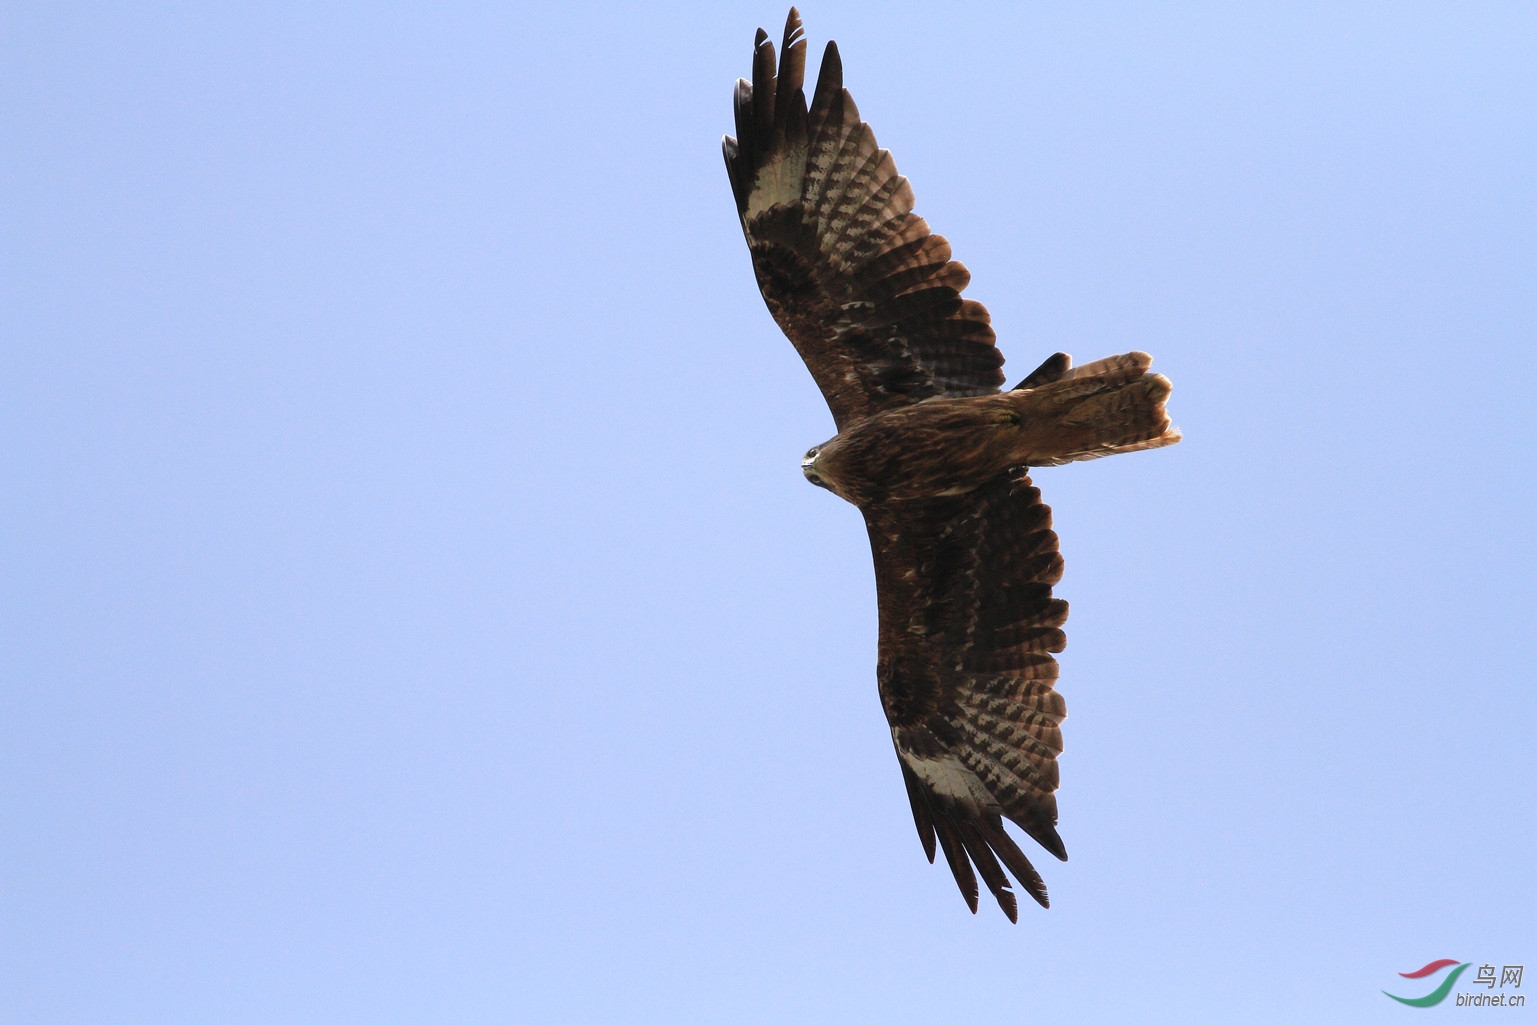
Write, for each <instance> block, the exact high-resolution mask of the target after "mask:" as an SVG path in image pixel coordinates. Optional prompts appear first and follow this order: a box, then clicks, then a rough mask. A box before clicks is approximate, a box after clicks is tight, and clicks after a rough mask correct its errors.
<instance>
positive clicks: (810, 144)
mask: <svg viewBox="0 0 1537 1025" xmlns="http://www.w3.org/2000/svg"><path fill="white" fill-rule="evenodd" d="M805 68H806V42H805V40H804V39H803V38H802V32H801V21H800V15H799V14H798V13H797V12H796V11H795V9H794V8H793V7H792V8H791V9H790V17H789V20H788V21H787V22H786V24H785V34H784V43H783V47H782V54H781V57H780V62H779V67H778V74H777V76H776V74H775V66H774V44H773V43H771V42H770V41H769V38H768V35H767V34H766V33H765V32H764V31H763V30H762V29H759V30H758V36H757V41H756V43H755V47H754V53H753V76H752V81H751V82H748V81H746V80H739V81H738V82H737V87H736V130H737V138H735V139H732V138H730V137H729V136H728V137H727V138H726V139H725V141H724V148H725V154H726V169H727V172H728V173H729V174H730V176H731V189H732V192H734V193H735V195H736V205H737V212H738V213H739V214H740V215H741V218H742V230H743V231H744V232H745V233H746V235H747V243H748V246H749V247H750V248H751V250H752V261H753V270H754V271H755V272H756V274H757V277H758V287H759V288H760V289H761V290H762V292H763V298H764V300H765V301H766V302H767V303H768V307H769V311H770V312H771V313H772V314H773V315H774V320H775V321H777V322H778V324H779V326H780V328H782V329H783V330H784V333H785V334H786V335H787V336H789V339H790V341H791V342H793V343H794V344H795V348H796V350H797V351H799V352H800V354H801V358H802V359H804V360H805V361H806V366H807V367H808V368H809V369H810V370H811V375H812V377H814V378H815V379H816V382H817V386H818V387H820V388H821V389H822V394H823V396H824V397H826V399H827V404H828V406H830V407H831V408H832V413H833V419H834V420H835V421H836V422H837V425H838V429H839V430H840V431H841V430H842V429H843V428H844V427H845V426H847V425H848V424H851V423H855V422H857V421H859V420H862V419H864V418H865V417H867V416H869V415H871V414H872V413H876V412H879V411H881V410H883V409H888V408H890V407H892V406H896V405H902V404H905V403H910V402H917V401H920V400H922V399H926V398H929V397H930V396H934V395H984V394H987V393H989V392H995V391H997V390H998V387H999V385H1001V384H1002V383H1003V371H1002V370H1001V369H1000V368H1001V367H1002V364H1003V357H1002V356H1001V355H1000V354H999V352H998V349H997V348H996V347H995V345H994V344H993V341H994V336H993V329H992V328H991V327H990V326H989V322H988V315H987V310H986V308H984V307H983V306H982V304H981V303H979V302H976V301H974V300H970V299H962V298H961V290H962V289H964V288H965V287H966V284H967V282H968V281H970V280H971V275H970V274H969V273H968V272H967V270H966V268H965V267H964V266H962V265H961V264H960V263H958V262H956V261H954V260H951V259H950V244H949V243H948V242H946V241H945V240H944V238H943V237H941V236H939V235H934V234H931V233H930V232H929V226H928V223H927V222H925V221H924V219H923V218H921V217H919V216H917V215H916V214H914V213H913V212H912V210H913V192H912V189H911V188H909V187H908V184H907V179H906V178H903V177H902V176H901V175H899V174H897V168H896V164H895V162H893V161H892V159H891V154H890V153H888V152H886V151H885V150H883V149H879V148H877V147H876V144H875V133H873V132H872V131H871V130H870V126H869V125H867V124H865V123H864V122H863V121H861V120H860V119H859V110H858V108H856V107H855V106H854V99H853V97H851V96H850V95H849V93H848V90H846V89H844V88H843V64H842V61H841V60H840V59H839V57H838V48H837V46H836V45H835V44H833V43H828V44H827V51H826V53H825V54H824V55H823V58H822V69H821V72H820V73H819V74H818V76H817V85H816V92H815V93H814V94H813V97H812V101H811V107H810V109H809V110H808V109H807V107H806V97H805V93H804V92H803V91H802V88H801V87H802V83H803V80H804V75H805Z"/></svg>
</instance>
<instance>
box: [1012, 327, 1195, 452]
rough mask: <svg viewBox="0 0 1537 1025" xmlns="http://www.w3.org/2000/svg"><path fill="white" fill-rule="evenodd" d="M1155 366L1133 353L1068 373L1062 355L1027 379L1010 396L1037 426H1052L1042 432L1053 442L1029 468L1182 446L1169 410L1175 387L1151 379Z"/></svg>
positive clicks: (1156, 377) (1154, 376) (1067, 362)
mask: <svg viewBox="0 0 1537 1025" xmlns="http://www.w3.org/2000/svg"><path fill="white" fill-rule="evenodd" d="M1152 363H1153V357H1151V356H1149V355H1148V354H1147V353H1145V352H1128V353H1126V354H1125V355H1122V356H1109V357H1106V358H1105V359H1099V360H1095V361H1094V362H1092V363H1085V364H1084V365H1083V366H1081V367H1072V368H1071V369H1069V366H1070V364H1071V360H1070V359H1069V358H1068V357H1067V356H1065V355H1063V354H1062V353H1058V354H1057V355H1055V356H1053V357H1052V358H1051V359H1049V360H1047V361H1046V362H1045V363H1044V364H1042V366H1041V368H1040V369H1039V370H1037V371H1036V372H1035V373H1033V374H1031V375H1030V376H1029V377H1027V378H1025V380H1024V381H1023V382H1021V383H1020V385H1019V387H1018V388H1016V389H1015V391H1014V392H1012V393H1011V394H1013V395H1018V396H1019V401H1020V403H1021V404H1022V406H1024V407H1025V409H1027V410H1028V416H1029V418H1030V419H1031V420H1032V421H1035V422H1037V423H1042V424H1049V425H1050V426H1049V427H1047V428H1046V429H1045V430H1044V432H1043V433H1044V434H1045V435H1046V436H1047V437H1048V438H1049V439H1050V442H1049V444H1047V445H1043V446H1041V447H1042V448H1043V449H1044V451H1037V452H1035V453H1033V454H1032V455H1031V458H1030V460H1029V463H1030V465H1031V466H1060V465H1061V464H1063V463H1072V462H1078V461H1079V460H1083V459H1098V458H1100V457H1101V456H1113V455H1116V454H1117V453H1120V452H1139V451H1141V450H1142V449H1146V448H1162V447H1163V446H1165V445H1172V444H1174V443H1175V442H1177V441H1179V440H1180V437H1181V435H1180V431H1179V428H1178V427H1175V426H1174V425H1172V424H1171V423H1169V414H1168V411H1167V410H1166V409H1164V402H1165V401H1166V400H1167V399H1168V397H1169V391H1170V390H1171V387H1172V386H1171V385H1170V384H1169V379H1168V378H1167V377H1164V376H1163V375H1162V374H1150V373H1148V367H1150V366H1151V365H1152Z"/></svg>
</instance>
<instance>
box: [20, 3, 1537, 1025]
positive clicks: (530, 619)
mask: <svg viewBox="0 0 1537 1025" xmlns="http://www.w3.org/2000/svg"><path fill="white" fill-rule="evenodd" d="M1240 7H1241V8H1242V9H1239V8H1240ZM802 13H803V14H804V16H805V19H806V27H807V33H808V36H809V38H810V40H811V50H812V54H813V59H815V55H816V54H817V53H819V52H820V49H821V47H822V45H823V43H824V42H825V41H826V40H827V39H828V38H835V39H837V40H838V42H839V45H840V48H841V50H842V53H843V58H844V64H845V70H846V81H847V83H848V85H849V87H850V89H851V90H852V92H853V94H854V96H855V97H856V99H857V100H858V102H859V105H860V109H861V112H862V113H863V115H864V116H865V118H866V119H867V120H869V121H870V123H871V124H872V125H873V126H874V128H875V130H876V133H877V136H878V138H879V139H880V141H881V143H882V145H884V146H886V147H888V148H889V149H890V150H891V151H892V152H893V154H894V155H895V157H896V160H897V163H898V166H899V167H900V168H901V170H902V171H903V172H904V173H905V174H907V175H908V176H909V178H910V179H911V180H912V183H913V187H914V190H915V192H916V195H917V198H918V211H919V212H920V213H922V214H923V215H924V216H926V217H927V218H928V220H929V221H930V223H931V224H932V225H933V226H934V228H935V230H937V231H939V232H941V233H942V234H945V235H946V236H948V237H949V238H950V239H951V241H952V243H953V245H954V248H955V252H956V255H957V257H958V258H959V259H961V260H963V261H964V262H965V263H966V264H967V266H968V267H969V268H970V269H971V271H972V273H973V283H972V286H971V288H970V290H969V292H968V295H971V296H973V297H975V298H977V299H979V300H981V301H982V302H984V303H985V304H986V305H987V306H988V308H989V310H990V311H991V313H992V316H993V321H994V325H995V327H996V328H997V330H998V335H999V345H1000V347H1001V348H1002V350H1003V352H1004V354H1005V356H1006V357H1007V358H1008V360H1009V364H1008V367H1007V368H1006V369H1007V371H1008V372H1009V373H1010V376H1011V378H1013V377H1017V376H1019V375H1022V374H1023V373H1025V372H1027V371H1028V370H1030V369H1031V368H1032V367H1034V366H1035V365H1036V363H1038V362H1039V361H1040V360H1041V359H1042V358H1043V357H1045V356H1046V355H1048V354H1050V353H1051V352H1053V351H1055V350H1057V349H1063V350H1065V351H1068V352H1070V353H1072V354H1073V355H1074V356H1076V357H1077V358H1078V359H1080V360H1086V359H1091V358H1094V357H1098V356H1101V355H1106V354H1109V353H1114V352H1122V351H1126V350H1128V349H1134V348H1135V349H1145V350H1147V351H1149V352H1152V353H1153V354H1154V356H1155V357H1156V359H1157V364H1156V367H1157V369H1159V370H1161V371H1163V372H1164V373H1166V374H1168V375H1169V376H1170V377H1171V378H1172V379H1173V381H1174V385H1175V390H1174V395H1173V398H1172V400H1171V409H1172V411H1173V413H1174V417H1175V421H1176V422H1177V423H1179V424H1180V426H1181V427H1182V428H1183V429H1184V431H1185V436H1186V440H1185V441H1184V443H1183V444H1181V445H1179V446H1177V447H1175V448H1173V449H1167V450H1163V451H1158V452H1152V453H1143V454H1138V455H1132V456H1127V457H1123V458H1116V459H1109V460H1103V461H1099V462H1095V463H1088V464H1081V465H1077V466H1068V467H1062V468H1056V469H1048V470H1042V471H1038V472H1037V474H1036V480H1037V483H1038V484H1039V485H1040V486H1041V488H1042V491H1043V493H1044V496H1045V498H1046V500H1047V501H1048V502H1049V503H1050V504H1051V505H1052V506H1053V508H1054V510H1055V514H1056V521H1057V528H1058V531H1059V534H1060V535H1061V540H1062V548H1063V552H1064V555H1065V558H1066V561H1067V574H1066V577H1065V579H1064V581H1063V583H1062V585H1061V587H1060V589H1059V592H1058V593H1059V594H1061V595H1062V596H1063V597H1066V598H1067V599H1068V600H1069V601H1070V602H1071V603H1072V608H1073V612H1072V618H1071V620H1070V622H1069V623H1068V636H1069V646H1068V649H1067V651H1066V652H1065V653H1064V654H1063V655H1062V656H1061V661H1062V680H1061V684H1060V689H1061V691H1062V693H1063V694H1064V695H1065V697H1066V699H1067V703H1068V708H1069V715H1070V717H1069V719H1068V720H1067V722H1066V724H1065V726H1064V730H1065V741H1066V753H1065V755H1064V757H1063V759H1062V763H1061V765H1062V789H1061V791H1060V801H1061V809H1062V819H1061V824H1060V829H1061V833H1062V836H1063V838H1064V840H1065V841H1066V844H1067V847H1068V850H1069V852H1070V854H1071V856H1072V860H1071V861H1069V862H1067V863H1066V864H1057V863H1055V862H1054V860H1053V859H1051V858H1048V857H1045V856H1044V855H1042V856H1041V857H1039V858H1036V859H1035V860H1036V862H1037V864H1038V865H1039V866H1040V867H1041V868H1042V870H1043V872H1044V874H1045V877H1046V881H1047V884H1048V885H1049V886H1050V888H1051V892H1052V897H1053V905H1054V906H1053V907H1052V909H1051V910H1050V911H1041V910H1039V909H1037V908H1034V907H1031V906H1026V907H1023V908H1021V912H1022V914H1021V921H1020V924H1019V925H1018V926H1010V925H1009V924H1008V923H1007V921H1006V920H1005V919H1004V917H1003V916H1002V915H1001V914H1000V913H999V912H998V911H997V910H996V908H992V907H988V906H984V907H983V908H982V913H981V914H980V915H978V916H977V917H975V918H974V917H973V916H971V915H970V914H968V913H967V912H966V909H965V906H964V904H963V903H962V902H961V899H960V897H959V895H958V894H957V893H956V892H955V887H954V884H953V882H952V881H951V880H950V878H949V875H948V872H947V871H946V870H945V869H944V867H943V866H930V865H929V864H928V863H927V862H926V861H925V860H924V858H923V855H922V851H921V848H920V846H919V843H918V838H917V836H916V835H915V834H914V830H913V826H912V822H911V818H910V815H909V812H908V809H907V804H906V798H905V795H904V793H903V790H902V785H901V781H900V777H899V774H898V771H897V766H896V764H895V759H894V756H893V753H892V750H891V746H890V740H889V736H888V735H887V733H886V731H885V728H884V723H883V721H882V719H881V714H880V707H879V704H878V702H877V699H876V695H875V685H874V661H875V604H874V591H873V583H872V577H871V570H870V562H869V553H868V549H867V546H866V541H865V537H864V531H863V527H862V524H861V522H860V519H859V516H858V514H857V512H856V511H855V510H854V509H853V508H852V507H848V506H845V505H843V504H842V503H840V502H839V501H838V500H837V499H835V498H833V497H832V496H831V495H829V494H828V493H826V492H824V491H820V490H818V489H816V488H812V487H810V486H808V485H807V484H806V482H805V481H804V480H803V479H802V478H801V474H800V471H799V465H798V463H799V458H800V455H801V453H802V452H804V451H805V449H806V448H807V447H808V446H810V445H811V444H813V443H816V442H819V441H821V440H823V439H824V438H826V437H827V436H828V435H830V434H831V433H832V425H831V418H830V416H829V415H828V413H827V411H826V408H825V406H824V405H823V403H822V400H821V398H820V396H819V395H818V394H817V392H816V389H815V387H814V386H813V384H812V382H811V380H810V378H809V376H808V375H807V374H806V373H805V370H804V368H803V367H802V366H801V365H800V363H799V361H798V359H797V357H796V356H795V354H794V352H793V351H792V350H791V348H790V346H789V344H788V342H786V341H785V340H784V339H783V338H782V337H781V336H780V335H779V333H778V331H777V330H776V329H775V327H774V325H773V323H772V321H771V320H770V319H769V316H768V314H767V312H766V311H765V309H764V308H763V304H762V302H761V300H760V298H759V297H758V295H757V291H756V288H755V286H754V284H753V280H752V275H751V271H750V267H749V263H748V259H747V254H746V250H745V247H744V245H743V243H742V240H741V234H740V228H739V226H738V224H737V222H736V220H735V217H734V211H733V207H732V203H731V197H730V192H729V189H728V186H727V182H726V177H725V172H724V169H723V167H722V165H721V158H720V154H719V139H720V136H721V135H722V133H724V132H727V131H729V130H730V128H731V111H730V96H731V88H732V84H733V82H734V81H735V79H736V77H737V76H739V75H743V74H746V73H747V72H748V70H749V55H750V49H751V42H752V34H753V30H754V28H755V27H756V26H758V25H764V26H765V27H766V28H768V29H769V31H770V33H771V34H773V35H775V36H776V38H777V35H778V32H779V30H780V27H781V26H782V24H783V18H784V9H783V8H782V7H775V6H764V5H757V6H744V5H698V6H692V7H674V8H658V7H640V6H636V7H626V8H606V7H583V6H580V5H575V4H562V5H545V6H543V7H541V8H539V9H538V10H535V11H527V10H522V9H519V8H517V7H515V6H485V7H472V6H452V7H448V6H444V5H432V6H426V5H423V6H417V7H409V6H404V5H397V6H391V7H388V8H385V7H382V6H381V7H373V6H337V7H332V8H330V9H329V10H328V11H327V12H316V11H313V10H310V9H308V5H287V6H285V5H250V6H246V7H244V8H237V7H235V6H234V5H220V6H218V7H217V8H215V7H213V6H208V5H184V6H177V7H173V6H164V7H153V8H149V7H133V6H113V7H105V6H94V5H92V6H87V5H77V6H60V5H47V6H44V5H31V6H11V7H8V8H7V10H6V12H5V13H4V14H3V15H0V18H3V30H0V83H3V86H0V88H3V100H0V102H3V129H0V131H3V136H0V138H3V146H0V175H3V182H4V195H5V197H6V201H5V203H4V204H3V208H4V209H3V211H0V223H3V225H4V240H5V241H4V245H3V247H0V266H3V269H4V271H3V279H0V290H3V291H0V296H3V311H4V312H3V323H4V327H3V335H4V345H3V346H0V394H3V396H4V401H3V403H0V425H3V426H0V430H3V436H0V437H3V444H0V469H3V475H4V481H5V487H4V492H3V504H0V516H3V519H0V537H3V541H0V544H3V552H4V566H3V580H4V585H3V604H4V614H3V617H0V672H3V682H0V766H3V777H0V802H3V803H0V811H3V817H4V821H5V822H6V828H5V829H4V831H3V833H4V837H3V839H0V877H3V886H0V940H3V945H4V969H3V975H4V982H3V989H0V1001H3V1003H0V1006H3V1007H4V1008H5V1016H6V1017H7V1018H8V1019H9V1020H14V1021H17V1022H50V1023H68V1022H92V1023H115V1022H144V1021H154V1022H162V1023H174V1022H189V1023H190V1022H198V1023H207V1022H252V1023H257V1022H261V1023H265V1022H271V1021H284V1022H317V1023H319V1022H326V1023H331V1022H342V1021H358V1022H370V1023H376V1022H401V1023H416V1022H443V1021H453V1022H467V1023H471V1022H510V1021H518V1022H521V1021H530V1022H534V1021H537V1022H585V1021H634V1022H679V1021H732V1022H782V1021H796V1022H841V1021H851V1020H882V1021H891V1022H908V1021H911V1022H920V1021H922V1022H934V1021H959V1020H966V1019H977V1020H987V1021H1026V1020H1049V1021H1057V1022H1080V1021H1081V1022H1102V1021H1149V1022H1152V1021H1171V1022H1172V1021H1179V1022H1190V1021H1221V1022H1230V1021H1248V1022H1294V1021H1302V1020H1306V1021H1311V1022H1335V1021H1337V1022H1364V1021H1379V1020H1380V1021H1396V1020H1400V1019H1401V1018H1403V1017H1404V1016H1407V1015H1413V1014H1419V1013H1433V1012H1419V1011H1415V1010H1411V1009H1407V1008H1403V1007H1401V1006H1399V1005H1397V1004H1394V1003H1393V1002H1392V1001H1389V1000H1387V999H1386V998H1384V997H1383V996H1382V995H1381V993H1380V992H1379V991H1380V990H1381V989H1383V988H1388V989H1392V987H1393V985H1394V984H1403V985H1404V986H1405V987H1407V986H1408V985H1409V984H1407V983H1403V980H1399V979H1398V977H1397V975H1396V973H1398V972H1404V971H1409V970H1412V969H1414V968H1418V967H1419V966H1420V965H1422V964H1425V963H1426V962H1428V961H1431V960H1435V959H1438V958H1442V957H1452V958H1456V959H1458V960H1460V961H1474V962H1477V963H1480V964H1482V963H1483V962H1485V961H1489V962H1493V963H1495V964H1496V965H1499V964H1502V963H1523V962H1524V963H1528V964H1529V963H1530V962H1531V961H1534V960H1537V942H1534V938H1537V932H1534V930H1533V928H1532V921H1533V914H1532V913H1533V908H1534V907H1537V873H1534V870H1533V866H1534V865H1537V828H1534V825H1537V823H1534V811H1533V807H1534V802H1533V800H1532V794H1533V791H1534V787H1537V764H1534V754H1533V748H1532V740H1533V737H1534V736H1537V698H1534V688H1533V682H1534V681H1533V675H1534V674H1533V670H1532V666H1533V664H1534V662H1537V631H1534V630H1533V629H1532V623H1533V620H1534V616H1537V573H1534V564H1537V560H1534V545H1533V540H1532V538H1533V534H1534V526H1537V524H1534V516H1533V512H1532V509H1533V504H1534V499H1537V488H1534V484H1533V480H1534V470H1537V460H1534V457H1533V444H1532V439H1533V412H1534V408H1537V403H1534V401H1533V385H1532V381H1533V378H1534V372H1537V357H1534V344H1533V343H1534V340H1537V294H1534V289H1533V282H1534V280H1537V204H1534V189H1533V168H1534V166H1537V134H1534V133H1533V131H1532V126H1533V124H1537V15H1534V13H1533V12H1532V10H1531V8H1529V7H1526V6H1524V5H1516V4H1510V5H1496V4H1465V5H1453V4H1439V5H1431V4H1403V5H1355V6H1351V7H1350V8H1349V9H1344V8H1343V7H1342V5H1327V4H1320V5H1284V6H1282V5H1275V6H1268V5H1266V6H1261V5H1232V4H1205V5H1197V4H1192V5H1163V6H1158V7H1138V8H1135V9H1133V8H1127V7H1119V6H1115V7H1111V6H1097V5H1087V4H1076V5H1056V6H1053V7H1046V6H1042V5H1007V6H984V5H973V6H969V7H967V8H966V10H965V11H955V10H949V9H944V10H939V9H935V8H934V7H932V6H929V5H921V6H919V5H911V6H874V5H860V4H845V3H836V4H833V3H829V4H824V5H817V4H812V5H807V6H803V8H802ZM1471 975H1472V973H1471V972H1470V973H1469V974H1468V978H1470V977H1471ZM1414 985H1418V986H1423V987H1424V989H1427V990H1428V989H1429V988H1430V987H1429V986H1428V985H1426V984H1425V983H1423V982H1421V983H1417V984H1414ZM1463 988H1470V987H1467V986H1464V987H1463ZM1419 991H1420V990H1418V989H1416V990H1413V991H1412V992H1410V993H1409V995H1414V994H1417V993H1418V992H1419ZM1393 992H1409V991H1408V990H1407V988H1405V989H1393ZM1513 1013H1515V1014H1517V1015H1520V1014H1533V1013H1537V1011H1532V1010H1530V1009H1528V1010H1526V1011H1517V1012H1513Z"/></svg>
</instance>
